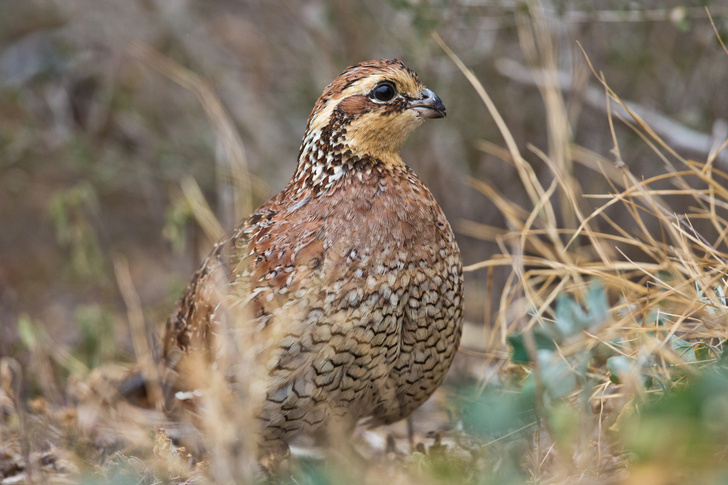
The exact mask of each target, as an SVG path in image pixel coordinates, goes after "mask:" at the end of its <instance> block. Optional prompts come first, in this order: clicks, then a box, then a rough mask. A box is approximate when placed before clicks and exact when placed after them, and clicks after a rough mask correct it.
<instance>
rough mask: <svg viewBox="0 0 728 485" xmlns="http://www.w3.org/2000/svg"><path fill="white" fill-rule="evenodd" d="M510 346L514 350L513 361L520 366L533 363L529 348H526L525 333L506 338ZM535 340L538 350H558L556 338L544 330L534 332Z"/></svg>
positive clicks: (539, 329)
mask: <svg viewBox="0 0 728 485" xmlns="http://www.w3.org/2000/svg"><path fill="white" fill-rule="evenodd" d="M506 340H507V341H508V344H509V345H510V346H511V348H512V349H513V354H512V355H511V360H512V361H513V362H516V363H519V364H527V363H529V362H531V358H530V357H529V355H528V348H527V347H526V341H525V336H524V334H523V333H521V332H519V333H512V334H510V335H508V337H507V338H506ZM533 340H534V342H535V344H536V350H542V349H546V350H554V349H556V343H555V342H554V338H553V337H552V336H551V335H549V333H548V332H547V331H546V330H544V329H542V328H537V329H535V330H533Z"/></svg>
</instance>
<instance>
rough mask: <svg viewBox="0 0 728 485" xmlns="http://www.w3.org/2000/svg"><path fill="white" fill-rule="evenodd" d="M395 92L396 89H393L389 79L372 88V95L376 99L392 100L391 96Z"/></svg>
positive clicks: (392, 96)
mask: <svg viewBox="0 0 728 485" xmlns="http://www.w3.org/2000/svg"><path fill="white" fill-rule="evenodd" d="M396 94H397V90H396V89H394V84H392V83H391V82H389V81H384V82H381V83H379V84H377V85H376V86H375V87H374V89H372V94H371V95H372V97H373V98H374V99H376V100H377V101H392V98H394V96H395V95H396Z"/></svg>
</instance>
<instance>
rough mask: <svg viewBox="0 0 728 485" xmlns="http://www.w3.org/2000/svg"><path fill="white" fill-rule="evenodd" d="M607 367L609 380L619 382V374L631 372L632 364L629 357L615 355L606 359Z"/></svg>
mask: <svg viewBox="0 0 728 485" xmlns="http://www.w3.org/2000/svg"><path fill="white" fill-rule="evenodd" d="M607 369H609V373H610V374H611V375H610V376H609V380H611V381H612V382H613V383H615V384H620V383H621V380H620V377H619V376H620V375H624V374H626V373H629V372H632V366H631V365H630V362H629V359H628V358H627V357H626V356H624V355H615V356H614V357H610V358H608V359H607Z"/></svg>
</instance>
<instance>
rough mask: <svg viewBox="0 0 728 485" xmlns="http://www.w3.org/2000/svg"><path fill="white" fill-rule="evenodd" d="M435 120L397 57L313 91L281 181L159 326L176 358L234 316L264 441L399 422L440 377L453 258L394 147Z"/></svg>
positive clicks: (453, 339)
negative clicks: (257, 374)
mask: <svg viewBox="0 0 728 485" xmlns="http://www.w3.org/2000/svg"><path fill="white" fill-rule="evenodd" d="M444 116H445V107H444V105H443V104H442V102H441V101H440V99H439V98H438V97H437V96H436V95H435V94H434V93H432V91H430V90H428V89H426V88H425V87H424V86H423V85H422V84H421V83H420V82H419V80H418V79H417V76H416V75H415V74H414V73H413V72H412V71H410V70H409V69H408V68H407V67H405V66H404V64H402V62H401V61H398V60H379V61H369V62H364V63H360V64H357V65H355V66H352V67H349V68H348V69H347V70H346V71H344V73H343V74H342V75H341V76H339V77H338V78H337V79H336V80H335V81H334V82H333V83H331V84H330V85H329V86H328V87H327V88H326V89H325V91H324V93H323V94H322V95H321V97H320V98H319V100H318V101H317V102H316V105H315V107H314V109H313V112H312V113H311V115H310V117H309V119H308V125H307V131H306V134H305V136H304V139H303V142H302V144H301V150H300V154H299V159H298V167H297V170H296V172H295V174H294V176H293V178H292V179H291V181H290V183H289V184H288V186H287V187H286V188H285V189H284V190H283V191H282V192H280V193H279V194H278V195H276V196H274V197H273V198H272V199H271V200H269V201H268V202H267V203H265V204H264V205H263V206H262V207H260V208H259V209H258V210H257V211H256V212H255V213H254V214H253V215H252V216H250V217H249V218H248V219H246V220H244V221H243V222H242V223H241V224H240V225H239V226H238V227H237V228H236V229H235V231H234V232H233V234H232V236H231V237H230V238H229V239H228V240H226V241H224V242H222V243H220V244H218V245H217V246H216V247H215V249H214V250H213V251H212V253H211V255H210V256H209V257H208V259H207V260H206V261H205V262H204V264H203V265H202V267H201V268H200V269H199V270H198V271H197V273H195V275H194V276H193V278H192V280H191V282H190V284H189V286H188V287H187V289H186V290H185V292H184V294H183V295H182V297H181V299H180V301H179V303H178V305H177V307H176V309H175V311H174V313H173V314H172V316H171V317H170V319H169V321H168V322H167V326H166V333H165V338H164V355H165V359H166V361H167V363H168V365H170V366H173V367H174V366H178V365H179V362H180V360H183V359H185V358H187V356H188V355H189V354H191V353H196V352H198V351H208V352H209V351H210V349H214V348H215V342H214V338H213V335H216V334H219V333H220V332H221V330H219V328H218V327H219V326H220V322H221V321H222V319H224V318H227V319H230V318H232V317H231V315H233V314H235V315H237V317H235V318H233V321H227V322H226V326H232V327H234V328H236V329H237V330H238V331H240V332H244V333H246V335H248V336H249V337H246V338H249V339H250V340H249V341H250V342H252V344H253V345H255V346H257V347H256V349H257V353H256V355H257V356H256V358H255V362H256V365H257V366H258V367H259V369H258V370H260V369H265V371H264V375H265V376H266V377H265V379H266V396H265V403H264V404H262V405H261V406H260V411H259V418H260V422H261V436H262V440H261V444H262V445H263V446H264V447H267V446H278V445H280V444H282V443H288V442H290V441H291V439H293V438H295V437H296V436H297V435H302V434H313V433H316V432H320V431H322V430H325V429H326V428H328V427H330V426H331V425H333V424H336V425H342V426H344V427H347V428H350V427H351V426H353V425H354V424H356V423H357V422H358V421H360V420H367V421H368V422H369V423H371V424H380V423H391V422H393V421H397V420H399V419H402V418H404V417H406V416H408V415H409V414H410V413H412V411H414V410H415V409H416V408H417V407H418V406H420V405H421V404H422V403H423V402H424V401H425V400H426V399H427V398H428V397H429V396H430V395H431V394H432V393H433V391H434V390H435V389H436V388H437V387H438V386H439V385H440V384H441V383H442V381H443V379H444V377H445V373H446V372H447V370H448V368H449V367H450V364H451V362H452V359H453V357H454V355H455V352H456V350H457V348H458V344H459V340H460V334H461V325H462V305H463V302H462V292H463V280H462V263H461V259H460V253H459V250H458V247H457V244H456V242H455V238H454V236H453V233H452V230H451V228H450V225H449V224H448V222H447V220H446V219H445V216H444V214H443V213H442V210H441V209H440V207H439V206H438V204H437V202H436V201H435V199H434V197H433V196H432V194H431V193H430V191H429V190H428V189H427V187H425V185H424V183H423V182H422V181H421V180H420V179H419V177H417V175H415V173H414V172H412V170H411V169H410V168H409V167H407V166H406V165H405V164H404V162H403V161H402V159H401V157H400V154H399V152H400V149H401V147H402V144H403V143H404V141H405V140H406V139H407V137H408V135H409V134H410V133H411V132H412V131H413V130H414V129H415V128H416V127H417V126H419V125H420V124H421V123H422V122H423V121H424V119H427V118H441V117H444ZM230 308H235V309H236V310H238V311H237V312H230V311H229V309H230ZM240 309H244V312H241V311H239V310H240ZM245 312H247V315H248V318H245V317H241V315H243V314H246V313H245ZM213 354H214V351H213V352H212V353H210V354H209V356H210V358H211V359H214V358H215V357H214V355H213Z"/></svg>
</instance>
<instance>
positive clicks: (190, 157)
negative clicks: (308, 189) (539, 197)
mask: <svg viewBox="0 0 728 485" xmlns="http://www.w3.org/2000/svg"><path fill="white" fill-rule="evenodd" d="M704 5H707V6H708V7H709V9H710V12H711V14H712V16H713V18H714V20H715V27H716V29H717V30H718V32H719V34H720V35H721V37H722V38H723V39H725V38H726V36H727V35H728V7H727V6H725V4H724V3H723V2H717V1H716V2H710V1H707V2H706V1H705V0H700V1H697V0H696V1H688V2H685V1H683V2H669V1H668V2H666V1H642V2H633V1H625V0H603V1H600V2H580V1H561V0H557V1H552V2H544V3H543V5H542V6H543V12H544V16H543V19H544V21H543V22H542V23H541V24H540V25H541V27H542V28H545V29H547V31H548V32H547V34H548V35H550V36H551V38H552V39H553V41H554V42H553V45H552V47H553V50H550V51H544V47H543V45H540V46H539V47H529V46H528V45H524V37H523V36H522V35H520V36H519V29H523V28H526V29H531V28H532V26H525V27H524V26H523V25H522V22H521V20H519V19H521V17H522V14H523V13H524V12H526V11H527V10H528V8H529V5H526V4H524V3H522V2H514V1H508V0H503V1H489V0H461V1H440V0H411V1H410V0H371V1H367V2H350V1H343V0H306V1H300V2H294V1H255V0H250V1H243V0H239V1H235V0H208V1H205V2H195V1H191V0H126V1H123V2H120V1H113V0H93V1H90V0H64V1H50V0H46V1H39V0H26V1H23V2H14V1H12V0H0V356H2V355H12V356H14V357H16V358H18V359H20V361H21V362H23V363H25V364H28V363H29V362H27V360H28V354H25V353H23V352H21V349H23V348H24V347H23V345H22V343H21V342H22V341H23V339H24V335H23V332H24V329H27V328H28V327H29V326H31V327H32V326H40V327H43V328H44V329H45V332H47V334H48V336H49V337H50V339H51V341H52V342H54V345H55V346H57V348H59V349H66V350H68V351H69V352H72V353H73V355H75V356H76V357H77V358H79V359H81V360H83V361H84V363H85V364H87V365H88V366H90V367H93V366H94V364H95V363H98V362H102V361H104V360H106V359H110V358H115V359H122V360H129V361H131V360H133V348H132V344H131V342H130V338H129V329H128V323H127V309H126V306H125V303H124V300H123V299H122V295H121V293H120V291H119V285H118V284H117V277H118V271H116V270H115V268H117V270H118V268H119V267H126V265H127V264H128V268H129V274H130V275H131V282H132V283H133V288H134V290H135V292H136V294H138V297H139V302H140V305H141V308H142V310H143V313H144V318H145V320H146V322H147V323H148V324H149V325H150V327H152V328H161V325H162V323H163V321H164V320H165V319H166V317H167V316H168V314H169V313H170V311H171V308H172V305H173V303H174V300H175V299H176V298H177V296H178V295H179V292H180V291H181V289H182V288H183V286H184V285H185V284H186V281H187V280H188V278H189V276H190V275H191V273H192V272H193V271H194V269H195V268H196V267H197V265H198V264H199V262H200V261H201V259H202V257H203V256H204V254H206V253H207V251H208V250H209V248H210V247H211V244H212V241H211V239H210V238H209V237H208V235H207V233H206V232H205V231H204V230H202V229H201V228H200V227H199V226H198V224H197V223H196V222H195V219H194V218H193V217H192V209H191V208H190V204H189V203H188V202H187V199H186V198H185V197H184V196H183V193H185V192H184V191H183V189H182V187H183V186H185V183H187V185H188V186H189V180H191V179H189V177H191V178H192V180H194V181H196V183H197V185H199V187H200V189H201V191H202V194H204V196H205V199H206V200H207V201H208V203H209V204H210V206H211V207H212V209H213V211H214V212H215V213H216V214H217V215H218V217H219V218H220V219H221V221H222V225H223V226H224V227H225V229H230V228H231V227H232V225H233V224H234V221H233V219H234V217H232V216H231V215H230V214H231V212H230V211H228V212H225V208H224V207H222V206H221V205H222V204H223V203H225V199H224V198H223V197H221V194H220V191H221V182H220V180H221V175H220V172H221V170H223V169H224V167H225V164H226V162H225V160H224V159H225V157H226V155H225V150H224V147H222V148H221V142H220V135H219V132H220V126H219V125H217V124H216V119H215V117H214V116H213V117H210V116H208V114H207V112H206V109H209V107H210V104H209V99H207V98H204V96H203V97H202V99H201V98H200V96H199V94H200V91H198V92H197V93H196V92H195V90H194V89H190V85H189V83H188V85H184V83H182V84H180V82H176V80H175V79H173V77H174V76H170V73H169V71H165V70H164V69H162V68H160V65H162V64H163V63H164V62H165V60H169V61H171V62H172V63H174V64H170V65H173V66H174V69H176V70H177V71H176V72H178V73H179V72H185V73H187V74H186V75H187V76H192V77H193V78H194V76H197V78H195V79H196V81H195V82H197V84H194V83H193V85H196V86H198V87H199V86H203V87H207V88H210V89H211V90H212V91H213V92H214V94H215V95H217V96H218V97H219V99H220V101H221V103H222V106H224V108H225V110H226V111H227V113H228V115H229V119H230V120H231V122H232V126H233V127H234V129H235V131H236V132H237V133H238V134H239V137H240V141H241V145H242V146H243V147H244V153H243V154H242V155H240V154H239V156H238V159H237V161H236V163H239V164H241V166H243V168H246V167H247V170H248V171H249V175H247V174H246V175H245V178H246V183H245V184H243V186H244V187H246V189H245V190H246V191H247V193H246V194H245V197H244V198H247V197H249V198H250V199H251V202H252V204H253V205H257V204H260V203H262V202H263V201H264V200H265V199H266V198H267V197H269V196H270V195H272V194H274V193H275V192H276V191H278V190H280V189H281V188H283V186H284V185H285V184H286V182H287V180H288V179H289V178H290V176H291V175H292V174H293V171H294V168H295V163H296V157H297V153H298V148H299V143H300V139H301V137H302V135H303V131H304V128H305V123H306V119H307V117H308V114H309V112H310V110H311V108H312V107H313V104H314V102H315V100H316V99H317V97H318V96H319V94H320V93H321V91H322V90H323V88H324V87H325V86H326V85H327V84H328V83H329V82H330V81H332V80H333V79H334V78H335V77H336V76H337V75H338V74H339V73H340V72H341V71H342V70H343V69H344V68H346V67H347V66H349V65H351V64H353V63H356V62H359V61H362V60H366V59H373V58H382V57H397V58H400V59H402V60H404V61H405V63H406V64H407V65H408V66H409V67H410V68H412V69H413V70H415V71H416V72H418V74H419V76H420V79H421V80H422V81H423V82H424V83H425V84H426V85H427V86H428V87H430V88H432V89H433V90H434V91H435V92H436V93H437V94H438V95H439V96H440V97H441V98H442V99H443V100H444V102H445V104H446V106H447V110H448V117H447V118H446V119H445V120H438V121H436V122H431V123H427V124H426V125H425V126H423V127H422V128H420V129H419V130H418V131H417V132H416V133H415V134H414V135H413V136H412V138H411V139H410V141H409V142H408V143H407V144H406V146H405V148H404V154H403V155H404V159H405V161H406V162H407V163H408V164H409V165H410V166H411V167H412V168H413V169H414V170H415V171H416V172H417V173H418V174H419V175H420V176H421V177H422V178H423V179H424V180H425V182H426V183H427V184H428V185H429V187H430V188H431V190H432V192H433V193H434V194H435V196H436V198H437V199H438V201H440V203H441V205H442V206H443V208H444V210H445V212H446V213H447V215H448V217H449V219H450V221H451V223H452V224H453V226H454V228H455V230H456V233H457V237H458V241H459V243H460V246H461V248H462V252H463V258H464V260H465V263H466V264H472V263H476V262H478V261H481V260H483V259H485V258H487V257H489V256H490V255H491V254H493V253H494V252H498V251H500V250H499V248H498V246H497V244H495V243H494V242H493V239H495V236H496V235H497V234H498V232H499V231H502V230H504V229H506V228H507V225H506V222H505V221H504V219H503V217H502V215H501V214H500V213H499V211H498V210H497V209H496V208H495V206H494V205H493V203H492V202H491V201H489V200H487V199H486V198H485V197H484V196H483V195H482V194H480V193H479V192H477V191H475V190H473V189H472V188H471V187H470V185H469V180H471V178H472V179H476V180H487V181H489V182H490V183H491V184H493V185H494V186H496V187H498V188H500V189H501V191H502V192H503V194H504V195H505V196H507V197H508V198H509V199H511V200H513V201H516V202H518V201H524V202H525V201H526V200H527V196H526V194H525V193H524V191H523V189H522V185H521V183H520V181H519V180H518V178H517V176H516V172H515V169H514V168H513V167H512V166H511V165H510V164H508V163H505V162H504V161H503V160H502V159H501V158H499V157H498V156H497V149H496V148H494V146H493V145H489V144H488V143H484V141H485V142H489V143H491V144H495V146H496V147H497V146H505V145H504V142H503V138H502V137H501V135H500V133H499V131H498V129H497V128H496V126H495V124H494V122H493V120H492V118H491V116H490V115H489V113H488V111H487V110H486V109H484V107H483V104H482V102H481V100H480V98H479V96H478V95H477V93H476V92H475V90H474V89H473V88H472V86H471V85H470V84H469V83H468V81H467V80H466V79H465V77H464V76H463V75H462V73H461V72H460V71H459V70H458V69H457V67H456V66H455V64H454V63H453V61H452V60H451V59H450V58H449V57H448V56H447V55H446V54H445V52H444V51H443V50H442V48H441V47H439V46H438V44H437V43H436V42H435V40H434V39H433V37H432V36H431V33H432V32H437V33H438V34H439V35H440V37H441V38H442V39H443V40H444V41H445V43H446V44H447V45H449V47H450V48H451V49H453V51H455V52H456V53H457V55H458V56H460V58H461V59H462V60H463V62H464V63H465V64H466V65H467V66H468V67H469V68H470V69H472V70H473V71H474V73H475V74H476V75H477V77H478V78H479V79H480V81H481V82H482V84H483V85H484V87H485V88H486V90H487V91H488V93H489V94H490V96H491V97H492V98H493V100H494V102H495V104H496V106H497V108H498V110H499V111H500V113H501V115H502V116H503V118H504V119H505V121H506V123H507V125H508V127H509V128H510V130H511V132H512V133H513V135H514V137H515V140H516V143H517V144H518V146H519V147H520V149H521V151H522V153H523V154H524V156H525V157H526V159H527V160H529V162H531V163H532V164H533V166H534V169H535V171H536V173H537V175H541V176H543V177H551V175H549V174H550V172H549V171H548V170H547V169H546V167H545V166H544V165H543V164H542V163H541V162H540V161H539V158H538V157H537V156H536V155H535V154H534V153H533V152H532V151H530V150H529V149H528V146H529V144H531V145H533V146H535V147H538V148H539V149H541V150H543V151H545V152H548V151H549V148H550V146H551V142H550V139H549V137H550V135H551V134H550V133H549V132H548V130H547V129H546V126H547V122H546V116H547V111H546V109H545V104H544V100H543V99H542V97H541V92H540V90H539V85H538V82H537V81H538V68H539V66H540V63H541V62H545V61H543V60H544V59H551V60H552V61H553V62H555V65H556V66H557V68H558V78H557V80H556V82H558V83H559V84H560V85H561V87H562V89H563V91H562V92H563V102H564V104H565V107H566V111H565V112H566V113H568V117H569V118H568V120H565V122H566V126H568V130H567V131H566V133H567V136H568V137H570V139H571V140H572V141H573V142H574V143H576V144H578V145H580V146H582V147H584V148H585V149H587V150H590V151H593V152H597V153H600V154H602V156H608V154H609V153H610V150H611V149H612V147H613V146H614V142H613V139H612V134H611V132H610V128H609V124H608V118H607V115H606V102H605V96H604V90H603V88H602V87H601V86H600V84H599V83H598V80H597V78H596V77H595V76H594V74H592V72H591V71H590V70H589V66H588V64H587V62H586V59H587V57H588V59H589V60H590V62H591V63H592V65H593V66H594V69H595V70H596V71H597V72H603V73H604V75H605V79H606V80H607V82H608V83H609V84H610V86H611V87H612V88H613V89H614V90H615V92H616V93H617V94H618V95H619V96H620V97H621V98H622V99H623V100H625V101H630V102H632V103H634V104H633V105H632V107H633V108H634V109H635V111H636V112H638V113H639V114H641V115H642V116H645V117H646V118H649V120H650V124H651V126H653V128H654V129H656V130H657V131H658V132H659V134H660V136H662V137H663V138H664V139H665V140H666V141H668V142H669V143H670V144H671V146H673V148H675V149H676V150H677V151H678V152H679V153H680V154H681V155H683V156H685V157H687V158H695V159H697V160H700V161H705V159H706V158H707V157H708V154H709V153H710V151H711V149H713V148H714V147H715V143H716V140H717V142H718V143H720V142H722V141H723V140H725V138H726V134H727V133H728V124H727V119H728V96H726V80H727V79H728V76H727V74H728V69H727V67H726V66H728V63H727V60H726V57H727V56H726V53H725V52H724V51H723V49H722V48H721V47H720V45H719V43H718V39H717V37H716V34H715V32H714V30H713V27H712V26H711V24H710V21H709V19H708V16H707V15H706V12H705V8H704ZM535 34H536V35H538V34H539V33H538V32H536V33H535ZM150 48H151V49H153V51H150V50H149V49H150ZM529 51H530V52H531V55H528V54H527V53H528V52H529ZM154 52H156V54H155V53H154ZM524 52H526V54H524ZM185 69H186V71H185ZM177 81H179V80H177ZM200 83H201V84H200ZM203 91H204V89H203ZM208 94H209V92H208ZM206 99H207V101H206ZM218 114H219V113H218ZM217 121H219V118H218V119H217ZM615 130H616V132H617V136H618V137H619V139H620V146H621V149H622V153H621V155H622V159H623V161H624V162H625V163H626V164H627V165H628V166H629V167H630V169H631V170H632V172H633V173H634V174H636V175H637V176H638V177H649V176H650V175H654V174H655V173H661V172H662V171H663V170H664V164H663V162H662V161H660V160H659V159H658V157H657V155H656V154H655V152H653V151H651V150H650V149H649V148H648V147H647V145H646V144H645V143H643V142H642V141H641V140H640V139H639V137H638V136H637V135H635V134H633V133H632V131H631V130H630V129H629V128H628V127H626V126H625V125H624V124H622V123H616V124H615ZM716 167H717V168H720V169H722V170H728V163H727V161H726V156H725V155H721V156H719V157H718V160H717V162H716ZM246 173H247V172H246ZM586 173H591V172H587V171H584V173H583V174H582V173H581V172H580V168H579V167H575V169H574V176H575V177H577V178H579V177H580V176H583V175H584V174H586ZM223 178H224V177H223ZM186 180H187V181H188V182H185V181H186ZM233 182H235V181H233ZM247 182H250V183H247ZM605 183H606V182H605V181H604V180H602V179H601V178H599V180H597V178H595V180H594V181H592V180H581V185H582V187H584V188H585V191H594V192H598V191H602V192H604V191H608V190H609V187H608V186H604V184H605ZM544 184H545V185H548V181H546V182H545V183H544ZM597 184H602V185H597ZM223 185H224V184H223ZM187 193H188V194H189V191H188V192H187ZM237 210H238V211H239V212H241V213H242V212H245V210H249V208H247V209H246V208H245V206H244V205H238V206H237ZM241 215H244V214H241ZM564 217H568V215H565V216H564ZM120 264H121V265H122V266H119V265H120ZM467 278H468V282H467V288H468V294H467V300H466V302H467V319H468V320H469V321H470V322H474V324H475V325H478V324H479V322H483V321H484V317H485V313H486V312H487V310H484V308H487V306H486V305H485V302H486V299H485V297H484V294H485V293H484V292H485V287H486V279H487V272H486V271H475V272H471V273H469V274H468V275H467ZM498 278H502V276H499V275H498V274H496V275H495V281H496V284H495V285H494V287H495V288H497V287H498V284H497V282H498V281H499V280H498ZM26 340H27V338H26ZM26 343H27V342H26ZM465 345H466V346H467V345H473V346H477V342H465Z"/></svg>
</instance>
